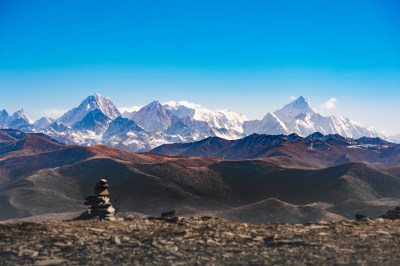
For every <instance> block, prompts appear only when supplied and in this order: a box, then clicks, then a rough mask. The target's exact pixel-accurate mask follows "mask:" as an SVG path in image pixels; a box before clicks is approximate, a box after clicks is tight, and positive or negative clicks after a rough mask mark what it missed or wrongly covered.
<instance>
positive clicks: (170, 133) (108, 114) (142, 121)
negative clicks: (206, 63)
mask: <svg viewBox="0 0 400 266" xmlns="http://www.w3.org/2000/svg"><path fill="white" fill-rule="evenodd" d="M0 128H12V129H18V130H21V131H24V132H31V133H44V134H46V135H48V136H50V137H51V138H53V139H56V140H58V141H59V142H61V143H66V144H69V145H86V146H87V145H89V146H90V145H96V144H105V145H108V146H112V147H116V148H118V149H121V150H125V151H132V152H137V151H140V152H143V151H149V150H151V149H154V148H156V147H157V146H160V145H162V144H171V143H188V142H194V141H199V140H202V139H205V138H207V137H219V138H224V139H227V140H234V139H240V138H243V137H246V136H249V135H251V134H253V133H256V134H268V135H279V134H283V135H289V134H291V133H296V134H298V135H299V136H303V137H306V136H308V135H310V134H312V133H314V132H321V133H322V134H324V135H330V134H339V135H341V136H343V137H349V138H361V137H364V136H365V137H380V138H383V139H387V138H386V137H385V136H383V135H382V134H380V133H379V132H378V131H376V130H374V129H372V128H370V127H364V126H361V125H360V124H358V123H356V122H354V121H352V120H350V119H348V118H342V117H335V116H329V117H325V116H322V115H321V114H319V113H317V111H316V110H315V109H314V108H313V107H312V106H311V105H310V103H309V102H308V101H307V99H306V98H304V97H302V96H301V97H299V98H298V99H297V100H295V101H293V102H291V103H289V104H287V105H285V106H284V107H283V108H281V109H279V110H277V111H275V112H273V113H270V112H269V113H267V114H266V115H265V116H264V118H263V119H262V120H248V119H247V118H246V117H245V116H244V115H241V114H237V113H235V112H232V111H230V110H209V109H207V108H204V107H202V106H200V105H198V104H193V103H188V102H186V101H181V102H173V101H170V102H167V103H163V104H162V103H159V102H157V101H154V102H152V103H150V104H148V105H146V106H143V107H138V108H136V111H132V112H124V113H122V114H121V113H120V111H119V110H118V108H117V107H116V106H115V105H114V104H113V103H112V101H111V100H110V99H109V98H107V97H103V96H101V95H99V94H95V95H92V96H89V97H87V98H86V99H85V100H84V101H82V103H81V104H80V105H79V106H78V107H76V108H73V109H71V110H69V111H68V112H66V113H65V114H64V115H63V116H61V117H60V118H58V119H52V118H46V117H43V118H41V119H39V120H37V121H35V122H33V121H32V120H31V119H30V118H29V117H28V115H27V113H26V112H25V111H24V110H23V109H22V110H20V111H17V112H15V113H14V114H12V115H9V114H8V113H7V112H6V111H5V110H2V111H0Z"/></svg>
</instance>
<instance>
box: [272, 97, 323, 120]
mask: <svg viewBox="0 0 400 266" xmlns="http://www.w3.org/2000/svg"><path fill="white" fill-rule="evenodd" d="M316 113H317V110H316V109H315V108H313V107H312V106H311V104H310V103H309V102H308V100H307V99H306V98H305V97H304V96H300V97H299V98H297V99H296V100H294V101H293V102H291V103H289V104H287V105H285V106H284V107H282V108H281V109H279V110H277V111H275V112H274V114H275V115H276V116H277V117H278V118H279V119H280V120H281V121H282V122H285V123H286V122H289V121H291V120H293V119H294V118H295V117H296V116H298V115H300V114H316Z"/></svg>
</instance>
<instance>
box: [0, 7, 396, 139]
mask: <svg viewBox="0 0 400 266" xmlns="http://www.w3.org/2000/svg"><path fill="white" fill-rule="evenodd" d="M399 14H400V1H383V0H380V1H369V0H360V1H351V0H346V1H340V0H332V1H320V0H318V1H285V0H283V1H267V0H263V1H261V0H260V1H250V0H244V1H234V0H233V1H232V0H231V1H215V0H213V1H205V0H202V1H166V0H160V1H152V0H149V1H99V0H97V1H72V0H68V1H61V0H60V1H41V0H35V1H20V0H0V109H3V108H5V109H6V110H7V111H8V112H10V113H11V112H13V111H15V110H17V109H20V108H22V107H24V108H25V109H26V110H27V112H28V113H29V114H30V116H31V117H32V118H34V119H37V118H39V117H40V116H42V115H43V114H44V113H49V110H50V109H68V108H71V107H74V106H76V105H78V104H79V103H80V101H81V100H83V99H84V98H85V97H86V96H88V95H89V94H93V93H96V92H98V93H100V94H103V95H106V96H108V97H110V98H111V99H112V100H113V102H114V103H115V104H116V105H117V106H134V105H143V104H147V103H149V102H150V101H152V100H159V101H161V102H162V101H167V100H187V101H191V102H195V103H199V104H202V105H203V106H206V107H209V108H229V109H231V110H233V111H236V112H239V113H244V114H245V115H247V116H248V117H249V118H262V117H263V116H264V115H265V114H266V113H267V112H268V111H274V110H275V109H277V108H279V107H281V106H282V105H284V104H286V103H288V102H289V101H290V97H291V96H296V97H297V96H299V95H304V96H306V97H307V98H308V99H309V100H310V102H311V103H312V104H313V105H314V106H315V107H316V108H317V109H318V110H319V111H321V112H322V113H323V114H325V115H330V114H334V115H339V116H346V117H350V118H351V119H353V120H355V121H358V122H360V123H362V124H364V125H372V126H374V127H375V128H376V129H378V130H385V132H386V134H388V135H390V134H397V133H400V102H399V100H400V16H399ZM330 98H335V99H336V100H337V102H336V103H335V104H334V105H331V107H333V108H330V109H327V108H323V106H322V104H323V103H325V102H327V101H328V100H329V99H330Z"/></svg>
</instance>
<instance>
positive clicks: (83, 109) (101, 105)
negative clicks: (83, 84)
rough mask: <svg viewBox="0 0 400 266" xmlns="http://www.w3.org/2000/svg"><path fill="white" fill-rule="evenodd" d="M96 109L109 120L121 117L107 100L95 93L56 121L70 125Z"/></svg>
mask: <svg viewBox="0 0 400 266" xmlns="http://www.w3.org/2000/svg"><path fill="white" fill-rule="evenodd" d="M96 109H98V110H100V111H101V112H102V113H103V114H104V115H106V116H107V117H109V118H110V119H115V118H117V117H118V116H120V115H121V113H120V112H119V110H118V109H117V107H115V105H114V104H113V103H112V101H111V100H110V99H109V98H107V97H104V96H101V95H100V94H98V93H96V94H95V95H90V96H88V97H87V98H86V99H85V100H83V101H82V103H81V104H80V105H79V106H78V107H76V108H74V109H72V110H70V111H68V112H66V113H65V114H64V115H63V116H62V117H60V118H59V119H58V121H60V122H64V123H67V124H71V125H72V124H75V123H76V122H79V121H81V120H82V119H83V118H84V117H85V116H86V115H87V114H88V113H90V112H91V111H93V110H96Z"/></svg>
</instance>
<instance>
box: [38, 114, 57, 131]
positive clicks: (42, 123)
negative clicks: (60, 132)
mask: <svg viewBox="0 0 400 266" xmlns="http://www.w3.org/2000/svg"><path fill="white" fill-rule="evenodd" d="M54 121H55V120H54V119H52V118H48V117H42V118H40V119H39V120H37V121H36V122H35V123H34V125H35V127H37V128H40V129H46V128H48V127H49V126H50V125H51V124H52V123H54Z"/></svg>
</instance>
